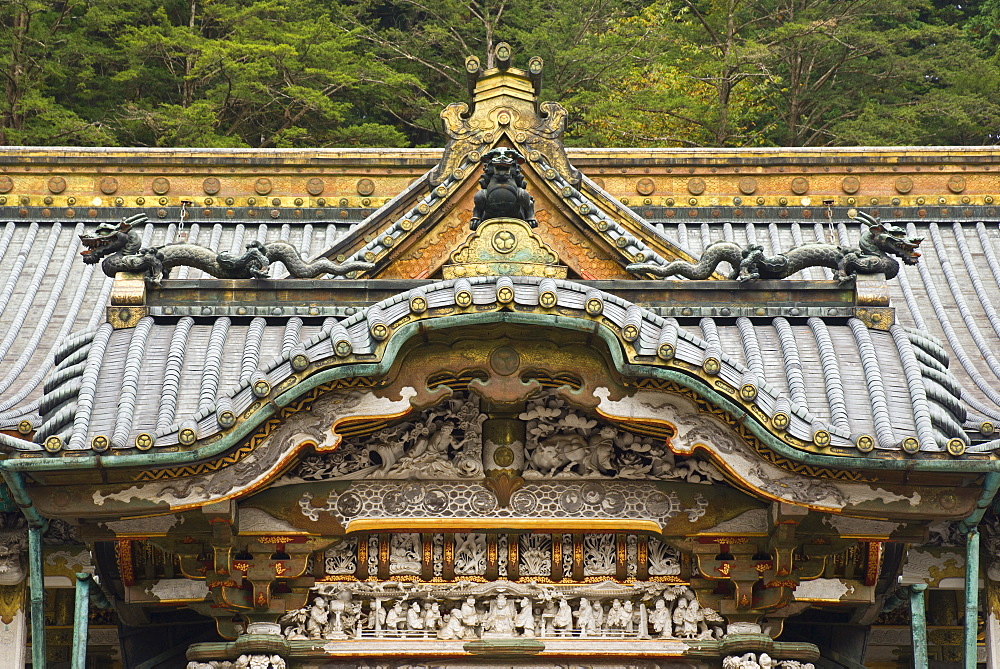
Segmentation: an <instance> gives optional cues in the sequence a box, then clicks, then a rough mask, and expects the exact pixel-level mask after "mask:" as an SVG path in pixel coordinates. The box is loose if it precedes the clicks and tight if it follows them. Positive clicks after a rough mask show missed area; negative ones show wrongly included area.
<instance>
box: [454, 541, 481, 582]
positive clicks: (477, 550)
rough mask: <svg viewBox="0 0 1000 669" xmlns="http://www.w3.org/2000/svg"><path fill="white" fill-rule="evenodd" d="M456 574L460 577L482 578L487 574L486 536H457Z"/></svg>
mask: <svg viewBox="0 0 1000 669" xmlns="http://www.w3.org/2000/svg"><path fill="white" fill-rule="evenodd" d="M455 573H456V574H458V575H459V576H481V575H483V574H485V573H486V535H485V534H480V533H478V532H468V533H462V532H459V533H456V534H455Z"/></svg>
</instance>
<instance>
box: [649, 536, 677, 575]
mask: <svg viewBox="0 0 1000 669" xmlns="http://www.w3.org/2000/svg"><path fill="white" fill-rule="evenodd" d="M647 555H648V559H649V575H650V576H677V575H678V574H680V573H681V562H680V557H681V556H680V553H679V552H678V551H677V550H675V549H673V548H671V547H670V546H668V545H666V544H665V543H663V542H662V541H660V540H659V539H657V538H655V537H650V538H649V544H648V548H647Z"/></svg>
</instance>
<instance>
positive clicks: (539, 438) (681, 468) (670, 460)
mask: <svg viewBox="0 0 1000 669" xmlns="http://www.w3.org/2000/svg"><path fill="white" fill-rule="evenodd" d="M519 417H520V418H521V419H522V420H524V421H526V422H527V437H528V438H527V444H526V452H527V457H526V462H525V474H524V476H525V477H526V478H532V477H534V478H541V477H570V476H581V477H591V478H593V477H615V478H618V479H673V480H684V481H687V482H689V483H711V482H713V481H721V480H722V475H721V474H720V473H719V471H718V470H717V469H716V468H715V467H714V466H712V465H711V464H709V463H707V462H702V461H699V460H695V459H693V458H688V459H686V458H678V457H675V456H674V454H673V453H671V451H670V449H669V448H668V447H667V445H666V444H665V443H663V440H662V439H655V438H653V437H646V436H641V435H636V434H633V433H631V432H628V431H626V430H621V429H619V428H617V427H614V426H611V425H601V424H599V423H598V422H597V421H596V420H593V419H591V418H589V417H588V416H586V415H585V414H583V413H582V412H580V411H579V410H577V409H575V408H573V407H571V406H569V405H568V404H567V403H566V402H565V401H564V400H563V399H561V398H558V397H555V396H548V397H543V398H540V399H536V400H532V401H529V402H528V403H527V406H526V408H525V411H524V412H522V413H521V414H520V416H519Z"/></svg>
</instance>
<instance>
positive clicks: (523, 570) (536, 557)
mask: <svg viewBox="0 0 1000 669" xmlns="http://www.w3.org/2000/svg"><path fill="white" fill-rule="evenodd" d="M520 543H521V545H520V547H519V548H520V550H519V551H518V555H519V566H518V570H519V573H520V574H521V576H551V575H552V535H551V534H522V535H521V540H520Z"/></svg>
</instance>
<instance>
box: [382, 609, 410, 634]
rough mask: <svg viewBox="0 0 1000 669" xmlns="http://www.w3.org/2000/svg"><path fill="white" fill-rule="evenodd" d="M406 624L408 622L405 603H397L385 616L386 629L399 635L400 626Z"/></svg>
mask: <svg viewBox="0 0 1000 669" xmlns="http://www.w3.org/2000/svg"><path fill="white" fill-rule="evenodd" d="M404 622H406V614H405V613H403V603H402V602H396V603H395V604H393V605H392V608H390V609H389V611H388V612H387V613H386V614H385V628H386V629H387V630H389V631H390V632H395V633H397V634H398V633H399V626H400V625H402V624H403V623H404Z"/></svg>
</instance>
